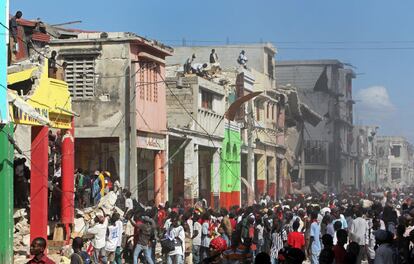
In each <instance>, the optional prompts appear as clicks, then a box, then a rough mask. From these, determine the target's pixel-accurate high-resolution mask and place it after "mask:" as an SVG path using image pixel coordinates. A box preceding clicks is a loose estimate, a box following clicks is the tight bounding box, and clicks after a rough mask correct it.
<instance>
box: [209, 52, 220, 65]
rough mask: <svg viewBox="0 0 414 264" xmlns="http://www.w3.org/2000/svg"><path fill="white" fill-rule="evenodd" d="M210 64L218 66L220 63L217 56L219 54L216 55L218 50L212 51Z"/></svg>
mask: <svg viewBox="0 0 414 264" xmlns="http://www.w3.org/2000/svg"><path fill="white" fill-rule="evenodd" d="M210 63H211V64H216V63H218V55H217V53H216V50H215V49H212V50H211V53H210Z"/></svg>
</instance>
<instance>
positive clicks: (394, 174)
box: [391, 168, 401, 180]
mask: <svg viewBox="0 0 414 264" xmlns="http://www.w3.org/2000/svg"><path fill="white" fill-rule="evenodd" d="M400 178H401V168H391V179H392V180H395V179H400Z"/></svg>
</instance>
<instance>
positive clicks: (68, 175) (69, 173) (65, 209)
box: [61, 121, 75, 238]
mask: <svg viewBox="0 0 414 264" xmlns="http://www.w3.org/2000/svg"><path fill="white" fill-rule="evenodd" d="M73 135H74V123H73V121H72V128H71V129H68V130H66V131H65V134H64V135H63V137H62V208H61V213H62V223H63V224H65V225H66V237H67V238H70V232H68V231H69V228H68V227H69V224H73V222H74V214H75V213H74V211H75V206H74V203H75V195H74V181H75V180H74V172H75V153H74V152H75V142H74V141H75V140H74V136H73Z"/></svg>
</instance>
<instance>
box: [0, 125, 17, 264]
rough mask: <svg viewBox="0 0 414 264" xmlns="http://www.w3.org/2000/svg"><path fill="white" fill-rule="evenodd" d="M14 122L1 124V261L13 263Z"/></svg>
mask: <svg viewBox="0 0 414 264" xmlns="http://www.w3.org/2000/svg"><path fill="white" fill-rule="evenodd" d="M8 135H10V136H11V137H13V124H12V123H9V124H6V125H4V124H0V215H1V216H0V263H13V229H14V221H13V156H14V147H13V145H12V144H10V141H9V139H8Z"/></svg>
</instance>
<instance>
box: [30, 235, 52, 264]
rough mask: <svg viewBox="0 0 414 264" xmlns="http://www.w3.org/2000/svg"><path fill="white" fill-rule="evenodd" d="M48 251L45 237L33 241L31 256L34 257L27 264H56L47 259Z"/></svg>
mask: <svg viewBox="0 0 414 264" xmlns="http://www.w3.org/2000/svg"><path fill="white" fill-rule="evenodd" d="M45 249H46V240H45V239H44V238H43V237H37V238H35V239H33V241H32V244H31V245H30V255H33V256H34V257H33V258H32V259H31V260H30V261H29V262H27V264H32V263H41V264H55V262H54V261H53V260H51V259H50V258H48V257H46V255H45V254H44V251H45Z"/></svg>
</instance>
